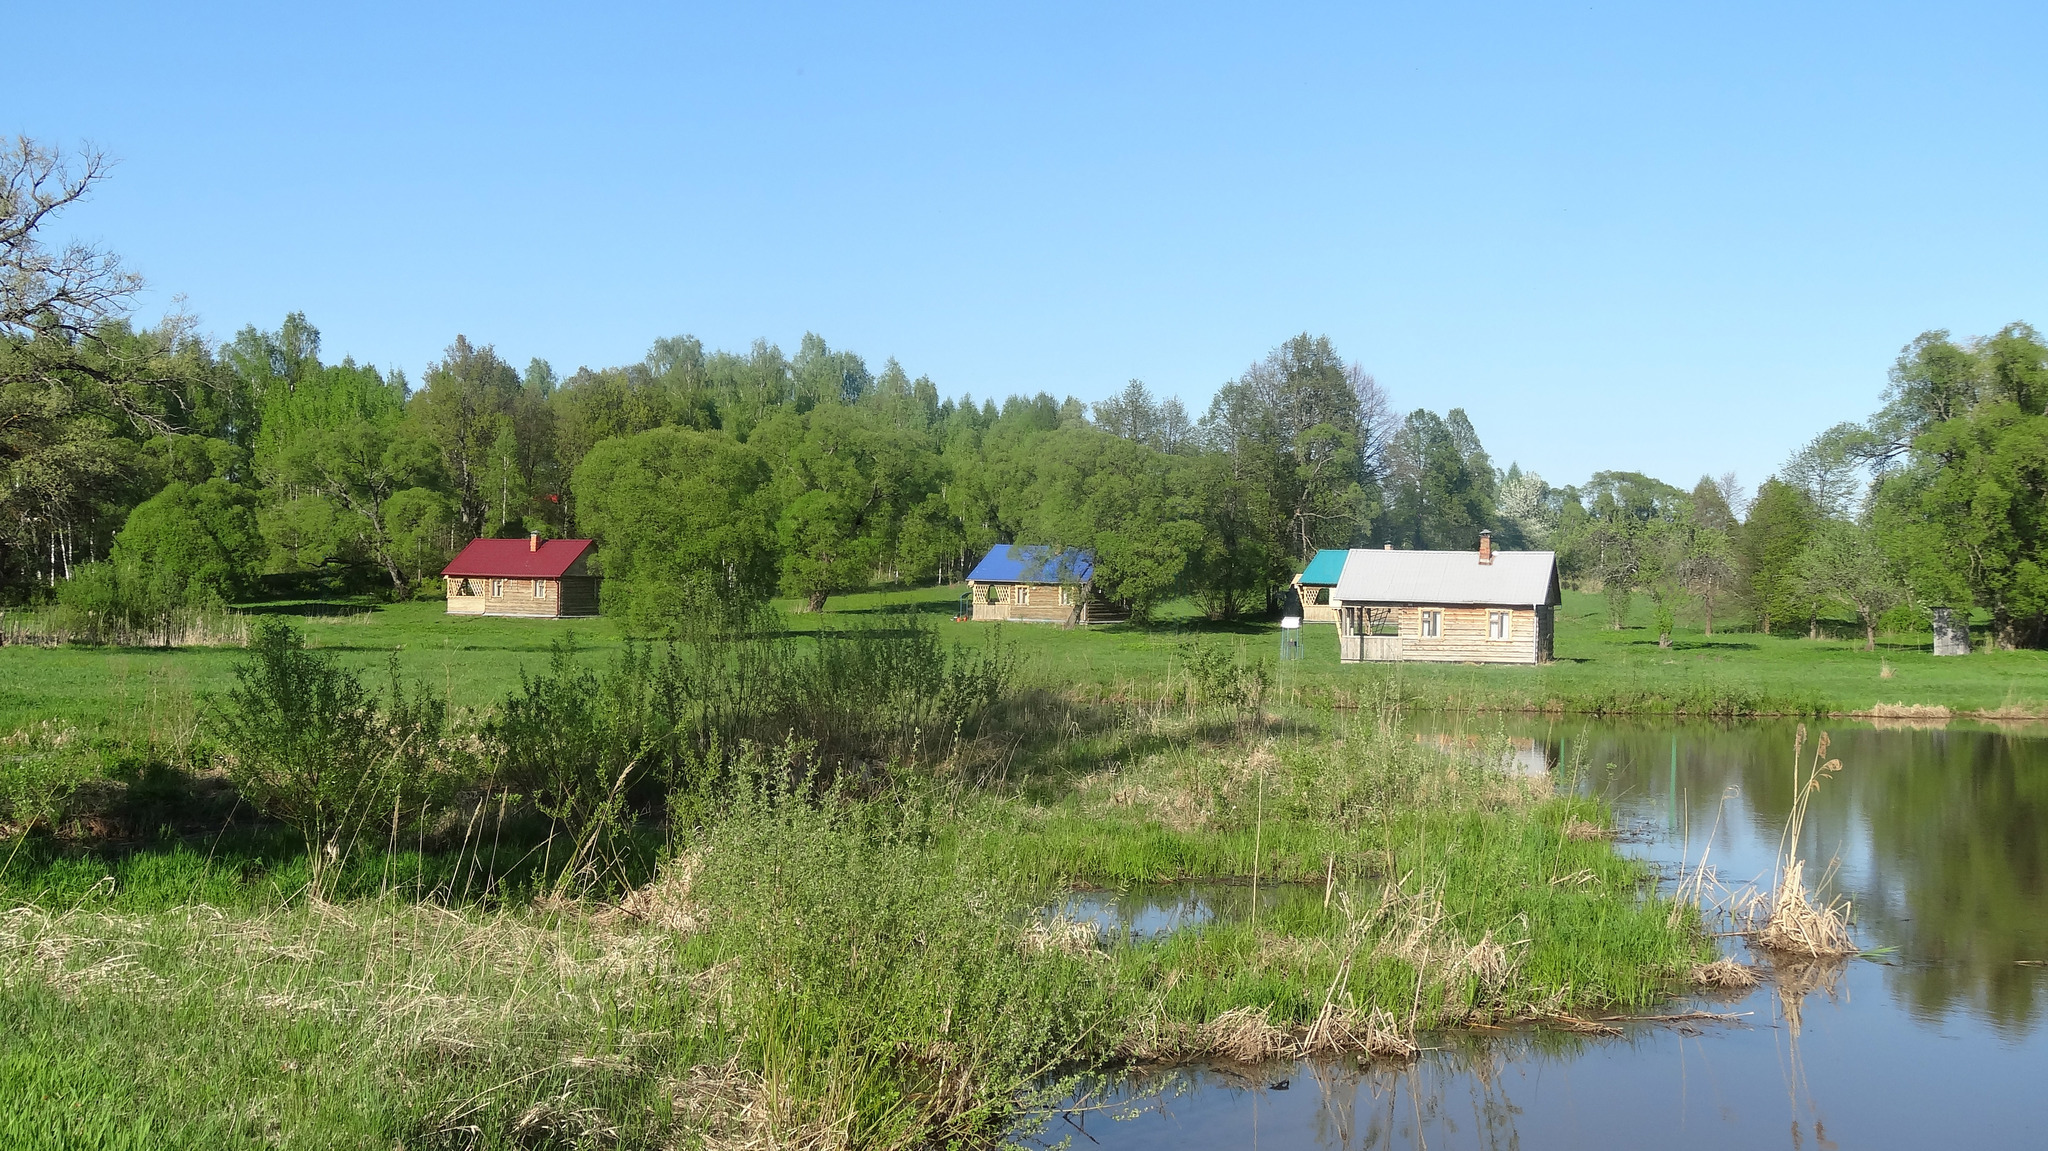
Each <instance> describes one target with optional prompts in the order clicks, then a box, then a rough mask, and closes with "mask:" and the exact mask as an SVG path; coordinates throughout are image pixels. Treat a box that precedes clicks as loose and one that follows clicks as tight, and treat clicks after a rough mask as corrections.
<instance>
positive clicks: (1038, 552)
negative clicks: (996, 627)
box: [961, 544, 1130, 627]
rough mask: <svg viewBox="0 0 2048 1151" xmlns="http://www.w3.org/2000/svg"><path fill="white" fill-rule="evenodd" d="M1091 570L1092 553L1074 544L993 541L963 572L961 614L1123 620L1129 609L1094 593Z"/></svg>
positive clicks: (1070, 621)
mask: <svg viewBox="0 0 2048 1151" xmlns="http://www.w3.org/2000/svg"><path fill="white" fill-rule="evenodd" d="M1094 575H1095V557H1094V555H1093V554H1091V553H1089V552H1087V551H1085V550H1082V549H1079V548H1067V549H1066V550H1064V551H1054V550H1053V549H1051V548H1048V547H1042V546H1039V545H1035V544H997V545H996V546H994V547H992V548H990V549H988V554H987V555H985V556H983V557H981V562H980V563H978V564H975V565H974V570H973V571H970V572H968V573H967V594H966V596H964V597H963V598H964V599H966V600H967V601H968V605H969V607H968V610H967V611H965V612H963V613H961V614H963V615H965V616H967V618H969V619H972V620H976V621H986V620H1016V621H1020V622H1027V623H1056V624H1062V625H1065V626H1067V627H1073V626H1075V625H1081V626H1086V625H1088V624H1091V623H1110V622H1113V621H1116V620H1121V619H1128V618H1129V617H1130V612H1129V610H1128V609H1126V608H1124V607H1122V606H1120V605H1117V604H1113V603H1111V602H1109V601H1108V600H1106V599H1103V598H1102V597H1101V596H1099V595H1097V594H1096V592H1095V580H1094Z"/></svg>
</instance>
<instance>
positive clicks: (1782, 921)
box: [1751, 723, 1857, 957]
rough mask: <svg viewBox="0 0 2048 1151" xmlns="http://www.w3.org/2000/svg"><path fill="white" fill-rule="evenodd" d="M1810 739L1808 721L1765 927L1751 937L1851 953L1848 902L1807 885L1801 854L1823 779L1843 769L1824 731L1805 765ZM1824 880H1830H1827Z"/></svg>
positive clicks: (1800, 949) (1784, 949) (1772, 944)
mask: <svg viewBox="0 0 2048 1151" xmlns="http://www.w3.org/2000/svg"><path fill="white" fill-rule="evenodd" d="M1805 744H1806V725H1805V724H1803V723H1802V724H1800V725H1799V732H1798V734H1797V735H1796V736H1795V737H1794V738H1793V742H1792V785H1793V790H1792V810H1791V813H1790V814H1789V815H1788V816H1787V817H1786V820H1785V833H1784V837H1783V839H1781V840H1780V841H1779V845H1778V873H1777V879H1776V882H1775V883H1774V884H1773V885H1772V890H1771V893H1770V895H1769V896H1767V897H1765V900H1764V901H1765V902H1766V903H1767V904H1768V907H1767V909H1766V910H1765V911H1764V923H1763V926H1762V927H1761V928H1759V929H1757V930H1756V931H1754V933H1753V934H1752V936H1751V939H1752V941H1753V942H1754V943H1755V944H1756V945H1757V946H1759V947H1762V948H1764V949H1765V950H1767V951H1773V952H1781V953H1785V954H1790V955H1804V956H1810V957H1817V956H1829V955H1852V954H1854V953H1855V952H1856V950H1857V948H1856V943H1855V941H1854V940H1853V939H1851V938H1850V936H1849V912H1850V906H1849V902H1848V901H1847V900H1844V899H1835V900H1832V901H1829V902H1825V903H1824V902H1822V901H1821V899H1820V897H1819V896H1818V895H1816V894H1815V893H1814V891H1812V890H1811V889H1809V888H1808V887H1807V885H1806V861H1805V860H1803V859H1801V858H1799V840H1800V833H1801V832H1802V831H1803V830H1804V828H1805V825H1806V808H1807V804H1808V803H1809V802H1810V801H1811V800H1812V798H1813V796H1814V793H1815V792H1817V791H1819V790H1820V785H1821V783H1822V782H1823V781H1825V780H1827V779H1828V778H1830V777H1832V776H1834V775H1835V774H1836V773H1838V772H1840V771H1841V770H1842V761H1841V760H1839V759H1827V758H1826V756H1827V753H1828V736H1827V733H1826V732H1822V733H1821V737H1820V742H1819V743H1818V744H1817V745H1815V747H1814V752H1813V759H1812V761H1811V762H1810V763H1808V764H1806V765H1805V766H1804V767H1803V768H1802V766H1801V763H1800V753H1801V751H1802V750H1803V749H1804V747H1805ZM1823 883H1825V879H1823Z"/></svg>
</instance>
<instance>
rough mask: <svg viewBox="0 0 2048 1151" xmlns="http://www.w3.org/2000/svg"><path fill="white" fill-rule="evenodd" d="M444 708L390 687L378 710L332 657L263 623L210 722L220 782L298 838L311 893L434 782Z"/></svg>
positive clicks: (286, 629) (279, 626) (294, 633)
mask: <svg viewBox="0 0 2048 1151" xmlns="http://www.w3.org/2000/svg"><path fill="white" fill-rule="evenodd" d="M444 716H445V709H444V708H443V707H442V706H441V705H440V703H439V702H438V701H433V700H430V699H428V698H425V696H424V693H417V694H415V695H414V696H412V697H407V696H406V695H405V693H404V692H403V691H402V690H401V689H400V687H399V685H398V682H397V676H396V674H395V673H394V675H393V677H392V701H391V706H390V708H389V710H388V712H387V711H386V710H385V709H382V708H380V707H379V706H378V703H377V699H376V697H375V696H374V695H372V694H371V693H370V692H369V691H368V690H366V689H365V688H364V687H363V685H362V681H361V680H359V679H358V678H357V677H356V674H355V673H354V672H352V671H350V670H348V669H347V668H344V667H342V666H341V665H340V664H338V663H337V662H336V661H335V660H334V657H333V656H331V655H325V654H322V653H320V652H314V651H308V650H307V649H306V644H305V637H304V636H302V635H300V634H299V632H298V630H297V629H296V628H294V627H292V626H291V625H290V624H288V623H285V622H284V621H282V620H275V619H273V620H265V621H264V622H263V623H262V624H261V625H259V626H258V628H257V630H256V636H255V638H254V639H253V640H252V641H251V642H250V644H249V658H248V659H247V660H245V661H243V662H242V663H240V664H237V665H236V667H235V686H234V687H232V688H230V689H229V690H228V694H227V700H226V706H225V707H223V708H221V709H220V711H219V712H218V714H217V716H216V717H215V727H216V729H217V730H216V735H217V736H218V738H219V740H220V743H221V746H222V748H223V749H224V751H225V753H226V757H225V758H226V765H227V771H228V778H229V779H231V780H232V781H233V782H234V784H235V786H236V788H237V789H239V790H240V792H241V794H242V796H243V797H244V798H246V799H248V800H249V801H250V802H251V803H254V804H255V805H256V806H257V807H258V808H259V809H261V810H262V811H263V812H264V813H265V814H267V815H270V816H272V817H273V818H276V819H279V820H282V821H284V822H285V823H288V824H290V825H292V826H293V827H295V828H297V829H298V830H299V832H300V834H302V835H303V836H304V837H305V840H306V851H307V854H308V857H309V858H310V860H311V865H312V870H313V874H314V881H315V886H316V887H317V886H319V885H320V884H321V882H322V880H323V878H324V876H325V875H326V873H327V871H328V870H329V869H330V868H331V867H332V866H333V865H334V864H337V863H339V862H340V859H341V857H342V855H343V854H344V853H345V852H346V851H347V849H348V847H349V846H350V840H351V839H352V837H353V836H354V835H356V834H358V833H360V832H362V831H363V830H364V829H365V828H366V827H368V826H370V825H372V824H373V822H378V821H380V820H379V817H380V815H381V813H383V812H385V811H387V810H390V811H396V810H397V809H398V808H401V807H404V808H410V807H412V806H413V805H414V804H415V803H418V802H419V801H420V799H421V798H422V796H423V794H424V793H425V791H426V790H427V788H428V787H430V786H431V785H432V784H433V783H434V782H435V779H434V775H435V773H434V772H433V771H431V770H430V765H431V764H433V763H434V762H436V756H435V752H436V750H438V747H439V745H440V744H441V742H442V737H443V736H444V735H445V734H446V733H445V731H444V729H443V723H444V718H443V717H444Z"/></svg>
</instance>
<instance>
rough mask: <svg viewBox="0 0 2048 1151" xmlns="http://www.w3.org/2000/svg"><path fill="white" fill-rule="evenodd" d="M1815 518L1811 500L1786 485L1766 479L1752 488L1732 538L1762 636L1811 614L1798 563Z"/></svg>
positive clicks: (1811, 600)
mask: <svg viewBox="0 0 2048 1151" xmlns="http://www.w3.org/2000/svg"><path fill="white" fill-rule="evenodd" d="M1818 519H1819V515H1818V513H1817V512H1816V510H1815V509H1814V506H1813V503H1812V501H1811V500H1809V499H1808V498H1807V497H1806V494H1805V493H1804V492H1802V491H1800V490H1799V489H1798V488H1795V487H1793V486H1792V485H1791V484H1787V483H1781V482H1779V481H1778V480H1775V479H1770V480H1765V481H1764V482H1763V483H1762V484H1760V485H1758V486H1757V490H1756V499H1755V501H1754V502H1752V503H1751V504H1750V508H1749V519H1748V520H1746V521H1744V523H1743V525H1742V533H1741V535H1740V536H1739V537H1738V538H1739V541H1740V546H1741V549H1742V554H1743V560H1744V562H1745V565H1746V567H1747V569H1748V572H1749V586H1750V588H1751V589H1752V593H1751V594H1752V595H1753V596H1754V597H1755V604H1756V619H1757V626H1758V629H1759V630H1761V631H1763V632H1765V633H1766V634H1768V633H1769V632H1770V631H1771V630H1772V628H1773V627H1782V626H1783V625H1786V624H1805V623H1809V622H1810V621H1812V620H1813V618H1814V616H1815V608H1816V604H1817V601H1816V600H1815V599H1814V598H1813V597H1812V596H1811V595H1810V594H1807V592H1806V591H1805V590H1803V589H1802V587H1801V584H1800V581H1799V571H1798V567H1799V556H1800V554H1801V553H1802V552H1803V551H1805V549H1806V545H1807V541H1808V540H1810V539H1811V538H1812V537H1813V533H1814V530H1815V525H1816V522H1817V520H1818Z"/></svg>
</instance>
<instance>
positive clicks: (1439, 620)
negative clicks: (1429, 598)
mask: <svg viewBox="0 0 2048 1151" xmlns="http://www.w3.org/2000/svg"><path fill="white" fill-rule="evenodd" d="M1416 634H1417V638H1420V639H1442V638H1443V636H1444V612H1443V609H1442V608H1431V607H1426V608H1423V609H1422V619H1421V621H1420V622H1419V625H1418V627H1417V629H1416Z"/></svg>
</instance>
